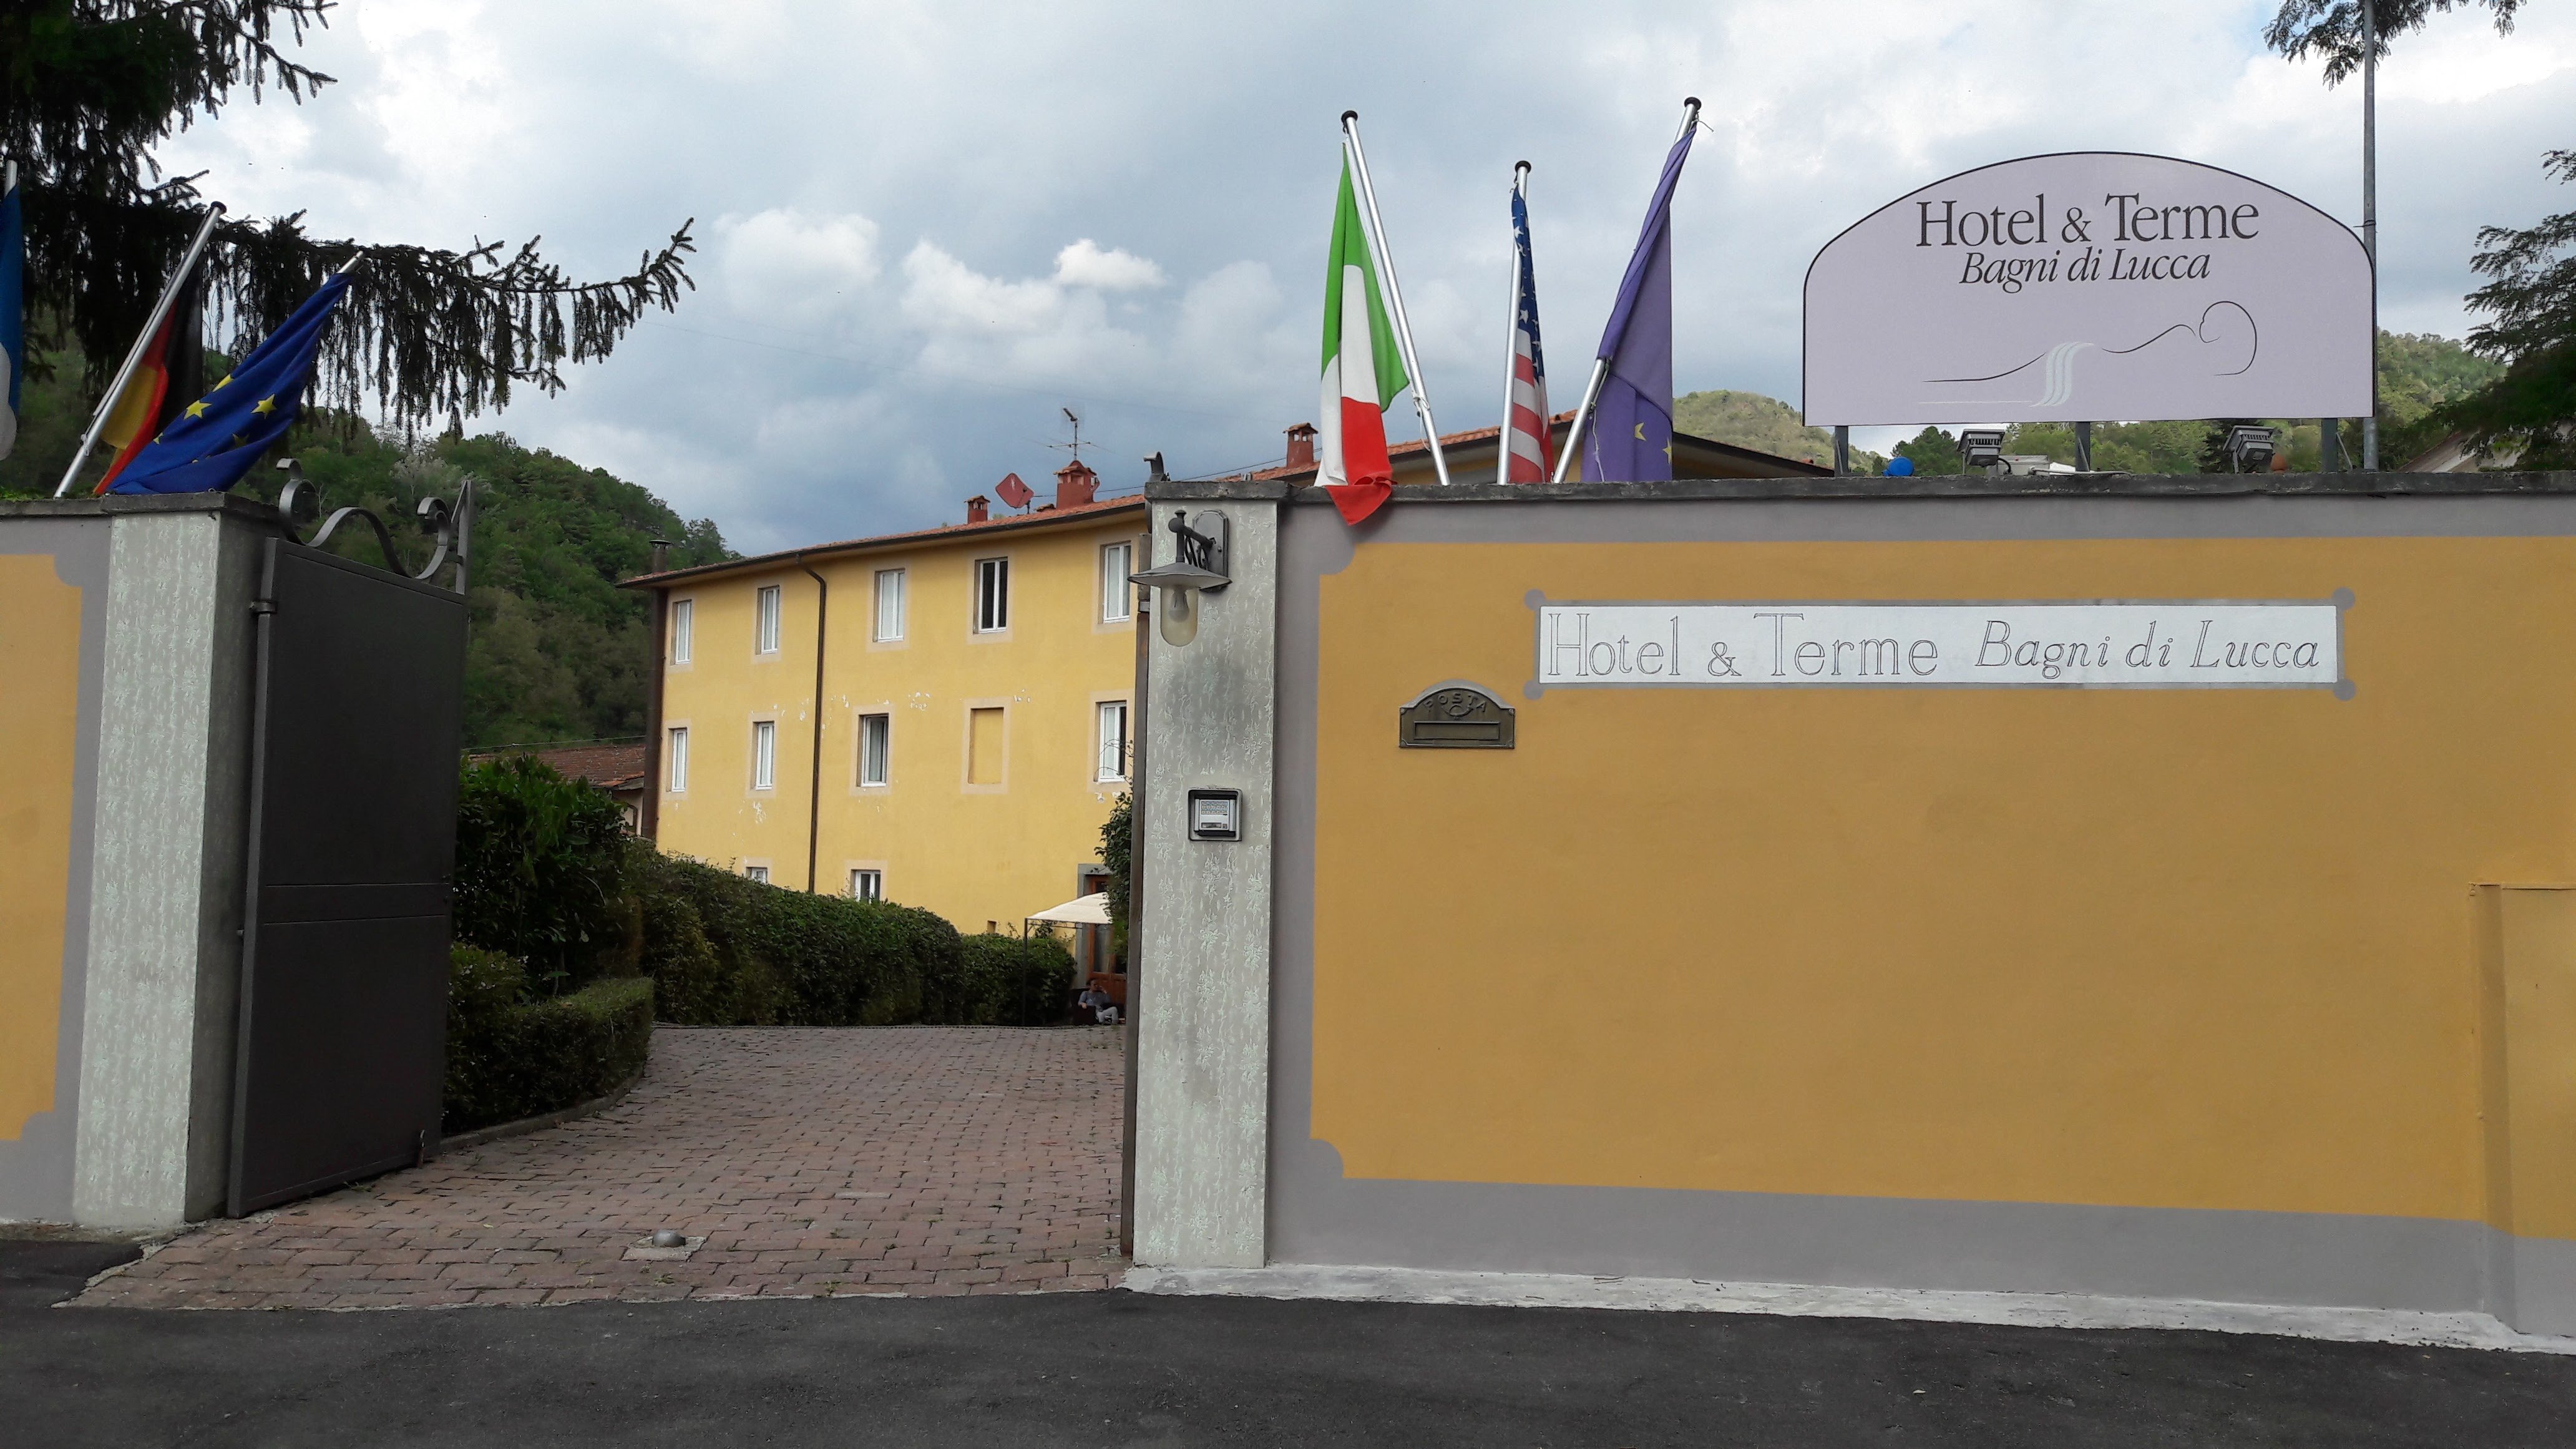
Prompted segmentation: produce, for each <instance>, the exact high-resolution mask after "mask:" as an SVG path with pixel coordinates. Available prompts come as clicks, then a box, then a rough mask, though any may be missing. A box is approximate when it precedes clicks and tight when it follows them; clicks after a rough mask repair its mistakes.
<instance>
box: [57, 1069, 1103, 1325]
mask: <svg viewBox="0 0 2576 1449" xmlns="http://www.w3.org/2000/svg"><path fill="white" fill-rule="evenodd" d="M1120 1053H1121V1045H1120V1041H1119V1035H1118V1032H1117V1031H1116V1029H1114V1028H1097V1027H1076V1028H1065V1029H1057V1030H1042V1031H1018V1030H1010V1029H1006V1028H999V1027H887V1028H876V1029H864V1028H863V1029H854V1030H819V1029H797V1028H760V1029H722V1030H674V1029H671V1028H667V1027H666V1028H663V1029H662V1030H660V1031H658V1032H656V1033H655V1034H654V1038H653V1054H652V1064H651V1066H649V1067H648V1068H647V1069H646V1071H645V1074H644V1079H643V1081H642V1082H640V1083H638V1084H637V1086H636V1088H635V1090H634V1091H633V1092H632V1093H631V1094H630V1095H628V1097H627V1098H626V1100H625V1101H623V1102H621V1103H619V1104H618V1105H617V1106H616V1107H614V1108H611V1109H610V1110H608V1111H606V1112H603V1113H601V1114H599V1115H598V1116H596V1117H592V1118H589V1119H586V1120H584V1121H580V1122H575V1123H571V1124H569V1125H566V1126H563V1127H557V1128H552V1129H549V1130H547V1131H543V1132H537V1133H533V1134H531V1135H529V1136H525V1137H517V1138H512V1139H509V1140H507V1141H502V1142H494V1143H490V1144H487V1145H485V1146H482V1147H478V1148H471V1149H468V1150H466V1151H463V1152H458V1153H454V1154H451V1155H449V1156H446V1157H442V1158H440V1159H438V1160H436V1161H434V1162H432V1163H430V1164H429V1165H428V1166H426V1167H423V1168H420V1169H417V1170H415V1171H409V1172H398V1173H394V1174H391V1175H389V1176H386V1177H382V1178H378V1179H376V1180H375V1181H374V1182H372V1183H369V1184H365V1185H363V1186H361V1187H358V1188H354V1189H350V1190H347V1191H342V1192H336V1193H332V1194H330V1195H329V1196H326V1197H320V1198H315V1199H313V1200H311V1201H309V1202H304V1203H298V1204H294V1205H292V1206H288V1207H284V1208H279V1209H277V1210H275V1211H273V1212H268V1213H261V1214H258V1215H256V1216H254V1217H251V1218H246V1219H242V1220H240V1221H217V1222H213V1223H209V1224H206V1225H205V1226H203V1227H202V1228H199V1229H197V1230H194V1231H191V1232H189V1233H187V1234H185V1235H184V1236H181V1237H179V1238H177V1239H176V1240H174V1241H172V1242H171V1243H169V1244H168V1245H167V1246H165V1247H163V1248H162V1249H161V1250H160V1251H159V1252H157V1253H154V1254H152V1255H151V1256H149V1257H146V1258H144V1259H143V1260H141V1261H140V1262H137V1263H134V1264H132V1265H131V1266H129V1267H127V1268H125V1269H124V1270H122V1271H121V1272H118V1273H116V1274H115V1275H113V1276H110V1277H107V1278H104V1279H102V1280H100V1281H99V1282H98V1283H97V1284H96V1285H95V1286H93V1287H92V1288H91V1289H90V1290H89V1291H88V1292H87V1293H85V1294H83V1295H81V1297H80V1298H79V1299H77V1300H76V1301H77V1302H78V1303H81V1304H108V1305H124V1306H140V1307H172V1308H377V1307H428V1306H443V1305H452V1304H466V1303H564V1302H572V1301H577V1300H580V1299H586V1298H620V1299H627V1300H633V1301H646V1300H658V1299H666V1298H726V1297H751V1296H755V1295H757V1296H790V1297H811V1296H815V1295H820V1294H838V1293H862V1294H864V1293H879V1294H889V1293H899V1294H911V1295H930V1294H955V1293H1022V1292H1031V1291H1042V1290H1049V1289H1055V1290H1065V1289H1093V1288H1106V1287H1108V1286H1109V1285H1110V1284H1111V1283H1112V1282H1113V1281H1115V1279H1116V1275H1117V1274H1118V1272H1119V1271H1120V1270H1121V1269H1123V1268H1124V1267H1125V1263H1124V1261H1123V1260H1121V1259H1120V1258H1118V1257H1117V1251H1118V1248H1117V1244H1118V1114H1119V1104H1120V1091H1121V1075H1120V1072H1121V1055H1120ZM665 1227H667V1228H674V1229H677V1230H679V1231H680V1232H682V1233H684V1234H687V1235H688V1236H689V1238H690V1239H691V1240H692V1241H691V1246H690V1248H689V1249H687V1250H659V1251H652V1252H648V1253H647V1255H646V1256H640V1257H639V1256H635V1254H636V1253H638V1252H640V1251H645V1248H644V1245H645V1241H646V1240H647V1239H648V1238H649V1237H650V1235H651V1234H652V1233H653V1232H654V1230H656V1229H658V1228H665ZM700 1240H703V1241H700ZM683 1251H685V1254H686V1255H685V1256H682V1252H683Z"/></svg>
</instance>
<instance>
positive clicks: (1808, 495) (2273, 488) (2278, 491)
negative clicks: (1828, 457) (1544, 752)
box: [1145, 472, 2576, 507]
mask: <svg viewBox="0 0 2576 1449" xmlns="http://www.w3.org/2000/svg"><path fill="white" fill-rule="evenodd" d="M2533 494H2576V473H2359V472H2352V473H2243V474H2239V473H2077V474H2070V473H2057V474H2043V475H2037V476H2021V475H2012V476H2006V477H2001V478H1997V477H1991V476H1988V475H1985V474H1967V475H1955V474H1954V475H1951V476H1948V477H1938V478H1859V477H1854V478H1683V479H1677V480H1675V481H1673V482H1670V483H1514V484H1496V483H1458V484H1452V485H1451V486H1449V487H1447V488H1441V487H1436V486H1432V485H1428V484H1406V485H1400V486H1398V487H1397V489H1396V491H1395V497H1394V499H1393V500H1392V501H1393V502H1394V503H1396V504H1397V505H1399V506H1404V507H1410V506H1412V505H1414V504H1420V503H1637V502H1653V501H1659V500H1665V499H1671V500H1693V499H1695V500H1721V501H1743V502H1753V501H1761V500H1774V499H1852V500H1873V499H1876V500H1910V499H1923V498H2301V497H2312V498H2394V497H2417V496H2423V497H2437V498H2465V497H2477V496H2482V495H2507V496H2511V495H2522V496H2529V495H2533ZM1145 496H1146V497H1147V498H1149V499H1153V500H1155V501H1157V502H1162V501H1171V502H1182V501H1190V502H1198V501H1206V500H1237V501H1242V502H1255V501H1278V500H1285V501H1287V502H1290V503H1295V504H1299V505H1302V506H1310V507H1322V506H1325V505H1327V504H1329V503H1331V502H1332V498H1331V495H1329V494H1327V493H1326V492H1325V491H1324V490H1323V489H1321V488H1317V487H1313V486H1302V487H1292V486H1290V485H1289V484H1286V483H1283V482H1268V481H1262V480H1258V479H1251V478H1220V479H1214V480H1210V481H1206V482H1197V483H1182V482H1165V483H1154V484H1148V485H1147V486H1146V489H1145Z"/></svg>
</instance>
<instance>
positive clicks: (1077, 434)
mask: <svg viewBox="0 0 2576 1449" xmlns="http://www.w3.org/2000/svg"><path fill="white" fill-rule="evenodd" d="M1056 411H1057V412H1060V413H1062V414H1064V420H1065V421H1066V422H1067V423H1069V424H1071V425H1072V427H1073V441H1072V442H1070V443H1049V444H1047V446H1048V447H1050V448H1062V449H1064V450H1065V451H1066V452H1068V453H1071V454H1073V461H1075V462H1077V463H1079V462H1081V461H1082V417H1081V415H1080V414H1078V413H1076V412H1075V411H1074V410H1073V409H1071V408H1058V409H1056Z"/></svg>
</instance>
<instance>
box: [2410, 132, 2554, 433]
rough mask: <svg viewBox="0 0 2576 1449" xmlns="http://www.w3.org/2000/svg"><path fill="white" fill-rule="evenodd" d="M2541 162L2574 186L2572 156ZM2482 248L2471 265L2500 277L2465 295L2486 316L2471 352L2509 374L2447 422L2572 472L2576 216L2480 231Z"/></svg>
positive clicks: (2451, 410) (2448, 412) (2472, 336)
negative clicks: (2513, 227) (2494, 363)
mask: <svg viewBox="0 0 2576 1449" xmlns="http://www.w3.org/2000/svg"><path fill="white" fill-rule="evenodd" d="M2543 165H2544V168H2545V169H2546V170H2547V171H2548V172H2549V173H2550V174H2552V175H2554V176H2556V177H2557V178H2558V179H2559V180H2560V181H2565V182H2576V151H2552V152H2550V153H2549V156H2548V159H2547V160H2546V161H2545V162H2544V163H2543ZM2478 246H2479V247H2480V248H2481V250H2480V251H2479V252H2478V254H2477V256H2476V257H2475V258H2473V259H2472V260H2471V261H2470V263H2469V265H2470V266H2472V267H2474V268H2476V269H2477V272H2478V275H2480V276H2483V277H2491V278H2493V279H2494V280H2492V281H2490V282H2488V283H2487V284H2486V285H2485V286H2483V287H2480V288H2478V289H2477V290H2476V291H2474V292H2471V293H2470V294H2469V305H2470V306H2472V307H2474V308H2476V309H2477V310H2479V311H2481V312H2484V313H2486V314H2487V316H2488V318H2489V320H2488V321H2486V322H2484V323H2482V324H2480V325H2479V326H2477V327H2474V328H2471V329H2470V331H2469V346H2471V347H2472V348H2475V349H2476V350H2477V351H2479V352H2481V353H2484V354H2485V355H2487V356H2489V357H2492V358H2495V359H2496V360H2497V361H2499V362H2502V363H2504V364H2505V372H2504V376H2502V377H2499V378H2497V379H2496V380H2495V381H2493V382H2491V383H2488V384H2487V385H2486V386H2485V387H2482V388H2480V389H2479V390H2478V391H2476V392H2474V393H2471V394H2470V395H2469V396H2467V397H2465V398H2463V399H2461V400H2460V401H2458V402H2456V403H2453V404H2451V405H2450V406H2449V407H2448V408H2445V409H2443V410H2442V412H2441V417H2442V419H2443V421H2445V422H2447V423H2448V424H2449V425H2450V426H2452V427H2455V428H2458V429H2460V430H2461V431H2463V432H2466V433H2467V434H2468V435H2469V441H2470V443H2471V445H2472V446H2474V447H2475V448H2476V449H2477V450H2478V451H2479V452H2480V453H2482V454H2485V455H2486V456H2488V457H2505V456H2512V457H2513V458H2514V465H2515V466H2516V467H2522V468H2570V467H2576V211H2562V212H2560V213H2559V214H2558V215H2556V216H2553V217H2549V218H2547V219H2545V220H2543V221H2542V222H2540V223H2539V224H2538V225H2537V226H2532V227H2527V228H2524V229H2522V230H2518V231H2517V230H2513V229H2509V228H2506V227H2495V226H2491V227H2487V228H2484V229H2483V230H2481V231H2480V232H2479V233H2478Z"/></svg>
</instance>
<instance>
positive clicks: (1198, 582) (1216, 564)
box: [1127, 509, 1234, 649]
mask: <svg viewBox="0 0 2576 1449" xmlns="http://www.w3.org/2000/svg"><path fill="white" fill-rule="evenodd" d="M1193 523H1195V524H1196V525H1197V526H1196V527H1192V526H1191V525H1192V524H1193ZM1226 541H1227V529H1226V520H1225V515H1224V514H1222V513H1219V512H1217V511H1216V510H1214V509H1209V510H1208V511H1206V512H1204V513H1201V514H1200V515H1199V516H1198V517H1197V518H1196V519H1192V520H1184V519H1183V518H1182V516H1181V515H1180V514H1178V513H1175V514H1173V515H1172V551H1173V553H1174V554H1175V555H1176V557H1175V558H1174V559H1173V560H1172V562H1170V563H1167V564H1164V565H1163V566H1162V567H1160V568H1150V569H1147V570H1145V571H1144V572H1142V573H1133V574H1129V575H1128V576H1127V581H1128V582H1129V583H1134V584H1145V585H1149V586H1150V587H1152V588H1153V589H1154V590H1155V591H1156V593H1157V594H1159V595H1160V602H1158V603H1156V604H1155V606H1154V614H1155V617H1156V618H1157V619H1159V620H1160V621H1161V623H1160V625H1159V627H1160V629H1161V632H1162V635H1163V642H1164V643H1166V644H1169V645H1171V646H1172V647H1173V648H1175V649H1178V648H1180V647H1181V646H1182V645H1184V644H1187V643H1189V642H1190V641H1191V640H1193V639H1195V638H1197V637H1198V636H1199V595H1200V594H1203V593H1210V594H1212V593H1214V592H1216V591H1217V590H1219V589H1222V588H1224V587H1225V586H1226V585H1227V584H1230V583H1232V582H1234V580H1233V577H1232V576H1231V575H1229V574H1228V573H1227V572H1226V568H1227V565H1228V553H1229V550H1228V549H1227V547H1226Z"/></svg>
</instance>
